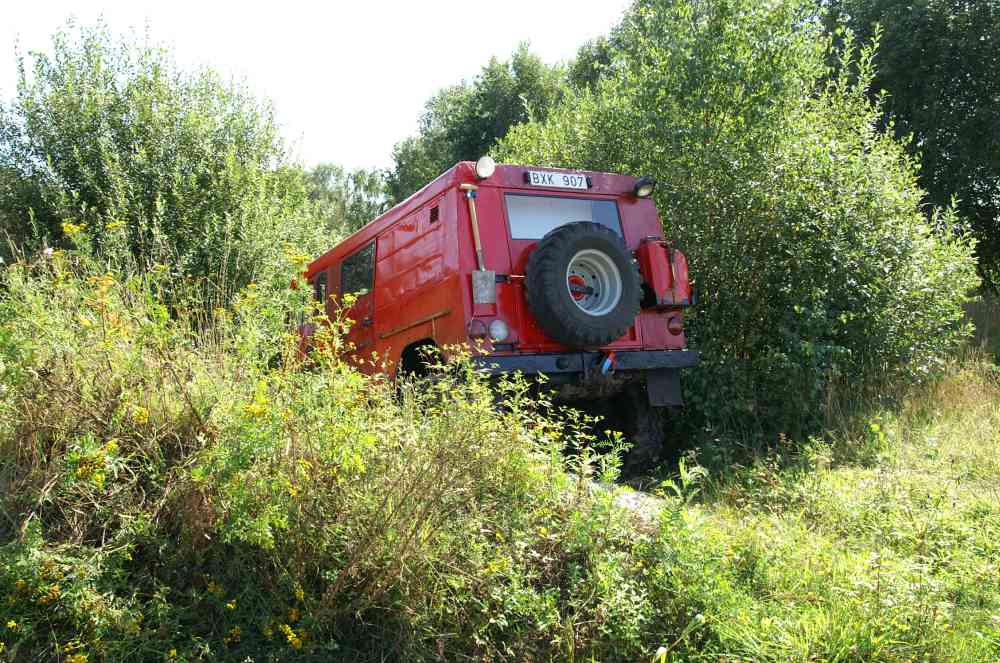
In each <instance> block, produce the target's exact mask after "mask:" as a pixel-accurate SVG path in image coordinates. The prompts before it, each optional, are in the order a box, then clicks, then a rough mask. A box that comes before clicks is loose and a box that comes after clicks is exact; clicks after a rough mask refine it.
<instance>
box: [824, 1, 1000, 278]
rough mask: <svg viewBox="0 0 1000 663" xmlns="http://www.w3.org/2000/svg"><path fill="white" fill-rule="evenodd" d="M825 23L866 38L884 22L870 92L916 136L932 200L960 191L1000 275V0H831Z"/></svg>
mask: <svg viewBox="0 0 1000 663" xmlns="http://www.w3.org/2000/svg"><path fill="white" fill-rule="evenodd" d="M829 5H830V13H829V19H828V26H829V28H830V29H831V30H835V29H836V27H837V26H838V25H841V24H843V25H846V26H848V27H849V28H851V30H852V31H853V32H854V33H855V34H856V35H858V36H859V37H860V38H861V39H865V40H868V39H872V38H873V37H874V36H875V35H876V34H877V32H876V31H877V30H880V31H881V38H880V45H879V49H878V52H877V54H876V56H875V65H876V70H875V78H874V80H873V81H872V86H871V89H870V94H871V95H873V96H874V95H877V94H881V93H882V91H885V92H886V93H887V95H886V98H885V103H884V107H883V110H884V113H883V117H882V121H883V123H885V124H886V125H887V126H889V125H890V124H891V126H893V128H894V130H895V133H896V135H897V136H900V137H904V136H911V135H912V137H913V140H912V141H911V142H910V144H909V147H910V150H911V152H912V153H914V154H917V155H919V157H920V160H921V163H922V168H921V172H920V183H921V185H922V186H923V187H924V188H926V189H927V192H928V194H929V200H930V202H931V203H933V204H935V205H947V204H948V203H949V201H950V199H951V197H952V196H956V197H957V198H958V205H957V208H958V210H959V212H960V214H961V215H962V216H963V217H965V218H967V219H968V220H969V221H971V223H972V226H973V228H974V229H975V233H976V236H977V238H978V240H979V247H978V253H979V255H980V259H981V261H982V268H983V269H982V271H983V274H984V276H987V278H988V279H989V281H990V282H991V283H992V285H993V286H994V287H997V286H998V285H1000V0H978V1H977V2H968V1H966V0H918V1H917V2H914V1H913V0H830V2H829Z"/></svg>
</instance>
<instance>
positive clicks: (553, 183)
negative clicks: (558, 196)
mask: <svg viewBox="0 0 1000 663" xmlns="http://www.w3.org/2000/svg"><path fill="white" fill-rule="evenodd" d="M528 184H530V185H531V186H545V187H555V188H558V189H586V188H587V177H586V175H570V174H567V173H546V172H542V171H540V170H529V171H528Z"/></svg>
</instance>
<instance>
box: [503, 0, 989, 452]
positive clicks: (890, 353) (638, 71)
mask: <svg viewBox="0 0 1000 663" xmlns="http://www.w3.org/2000/svg"><path fill="white" fill-rule="evenodd" d="M616 39H617V40H619V42H620V44H621V47H620V49H619V50H618V51H616V53H615V55H614V62H613V65H612V66H613V72H614V75H610V76H607V75H606V76H602V77H600V80H599V82H598V84H597V86H596V90H595V91H594V92H590V91H587V90H578V91H574V92H571V93H570V94H568V95H567V97H566V100H565V102H564V103H563V104H562V105H560V106H559V107H557V108H555V109H553V110H552V111H551V112H550V113H549V116H548V119H547V120H546V121H544V122H534V123H529V124H524V125H521V126H519V127H516V128H515V129H514V130H512V131H511V132H510V133H509V134H508V136H507V137H506V138H505V139H504V141H503V143H502V145H501V149H500V154H499V156H500V157H501V158H502V159H504V160H507V161H514V162H521V163H532V164H540V165H552V166H566V167H574V168H591V169H595V170H605V171H612V172H625V173H635V174H649V175H653V176H654V177H655V178H656V179H657V180H659V187H658V189H657V192H656V202H657V204H658V208H659V211H660V214H661V216H662V218H663V220H664V222H665V225H666V233H667V236H668V237H671V238H673V239H675V240H677V242H678V244H679V246H680V247H681V248H682V249H683V250H685V252H686V253H687V254H688V256H689V258H690V263H691V273H692V275H693V277H694V278H695V279H696V281H697V283H698V285H699V286H700V288H701V291H702V294H703V297H702V299H701V301H700V303H699V305H698V307H697V309H696V310H692V311H690V313H691V315H690V316H689V326H688V329H689V332H690V340H691V342H692V345H693V346H694V347H695V348H697V349H698V350H700V351H701V352H702V363H701V366H700V367H699V368H698V369H696V370H695V371H692V372H691V374H690V375H689V376H688V379H687V381H686V383H685V385H686V390H687V396H688V401H689V404H690V408H689V409H688V412H689V413H691V414H693V415H694V417H695V418H694V421H695V422H697V423H699V424H700V426H701V427H702V430H705V428H706V427H707V429H708V430H709V431H714V432H715V433H716V434H720V433H719V432H720V431H726V432H730V433H737V434H738V435H739V436H741V437H751V438H756V439H774V438H775V437H776V436H777V435H778V434H779V433H788V434H801V433H807V432H810V431H815V430H817V429H819V428H820V426H821V425H822V424H823V423H825V422H824V420H823V416H824V412H828V411H829V410H828V406H829V404H830V400H829V398H830V396H831V394H833V393H835V387H837V386H838V385H839V386H845V385H850V389H851V390H852V391H853V392H854V393H858V392H861V391H862V390H863V389H864V387H865V385H872V384H876V383H878V382H880V381H886V380H892V379H896V378H906V379H911V378H913V377H919V376H921V375H924V374H926V373H927V372H928V371H931V370H933V369H934V367H935V366H937V365H939V363H940V362H941V360H942V357H943V355H944V353H945V352H946V351H947V350H948V349H950V348H951V347H952V346H953V345H954V344H955V343H956V342H957V341H958V339H960V338H962V336H963V329H962V327H961V324H960V320H961V316H962V308H961V305H962V302H963V301H964V299H965V297H966V294H967V291H968V290H969V288H970V287H972V286H974V285H975V284H976V282H977V281H976V278H975V273H974V261H973V260H972V258H971V246H970V242H969V241H968V240H967V239H966V238H965V237H964V236H963V235H962V234H961V233H960V232H959V231H958V230H957V229H956V228H955V220H954V215H953V214H952V213H951V212H949V211H948V210H938V211H935V212H934V213H933V215H932V220H933V223H930V222H928V218H927V216H925V214H924V213H923V209H922V207H921V204H922V202H921V201H922V200H923V196H924V192H923V191H922V190H920V189H919V187H918V186H917V184H916V165H915V164H914V163H913V161H912V159H910V158H909V157H908V156H907V154H906V152H905V150H904V148H903V147H902V146H901V145H900V143H899V142H898V141H897V140H896V139H895V138H894V137H892V136H890V135H886V134H885V133H884V132H882V131H879V130H878V129H877V122H876V120H877V118H878V117H880V116H881V113H882V109H881V107H880V106H878V104H876V103H872V101H871V100H870V98H869V97H868V95H867V91H868V86H869V83H870V81H871V76H872V69H871V51H865V52H862V53H860V54H858V53H857V52H856V50H855V49H854V48H853V45H852V44H850V43H847V44H845V45H844V50H843V51H842V52H841V53H840V58H841V61H840V64H839V65H838V68H837V69H836V70H831V68H830V67H829V66H828V64H827V62H828V57H829V54H830V51H829V38H828V37H827V36H826V34H825V32H824V30H823V28H822V25H821V24H820V22H819V21H817V20H816V15H815V5H814V4H813V3H812V2H811V0H781V1H779V2H772V3H767V4H766V5H762V4H760V3H758V2H756V1H755V0H712V1H708V0H638V1H637V2H636V3H635V4H634V5H633V7H632V9H631V10H630V11H629V12H628V14H627V16H626V18H625V19H624V21H623V22H622V24H621V25H620V26H619V27H618V29H617V31H616ZM848 72H852V73H851V75H848Z"/></svg>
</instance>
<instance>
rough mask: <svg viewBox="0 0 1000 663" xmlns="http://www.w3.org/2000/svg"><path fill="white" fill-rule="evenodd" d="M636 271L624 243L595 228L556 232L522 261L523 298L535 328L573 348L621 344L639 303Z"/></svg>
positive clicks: (581, 225)
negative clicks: (526, 260)
mask: <svg viewBox="0 0 1000 663" xmlns="http://www.w3.org/2000/svg"><path fill="white" fill-rule="evenodd" d="M641 283H642V281H641V279H640V277H639V268H638V266H637V265H636V264H635V261H633V260H632V256H631V255H630V254H629V251H628V249H627V248H626V247H625V244H624V242H622V240H621V238H620V237H619V236H618V235H616V234H615V233H614V232H612V231H611V230H609V229H608V228H606V227H605V226H602V225H600V224H598V223H591V222H589V221H579V222H576V223H568V224H566V225H564V226H559V227H558V228H556V229H555V230H552V231H551V232H549V233H548V234H547V235H545V237H543V238H542V239H541V241H539V242H538V245H537V246H536V247H535V249H534V251H532V252H531V256H530V257H529V258H528V268H527V274H526V275H525V293H526V295H527V299H528V307H529V308H530V309H531V312H532V313H533V314H534V316H535V319H536V320H537V321H538V324H539V326H540V327H541V328H542V329H543V330H544V331H545V332H546V333H547V334H548V335H549V336H551V337H552V338H553V339H555V340H557V341H559V342H561V343H565V344H566V345H568V346H570V347H574V348H596V347H600V346H602V345H607V344H608V343H610V342H611V341H614V340H616V339H618V338H621V337H622V336H623V335H624V334H625V332H626V331H628V328H629V327H631V326H632V324H634V322H635V316H636V315H638V313H639V300H640V299H641V297H642V285H641Z"/></svg>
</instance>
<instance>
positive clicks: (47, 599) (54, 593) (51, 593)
mask: <svg viewBox="0 0 1000 663" xmlns="http://www.w3.org/2000/svg"><path fill="white" fill-rule="evenodd" d="M103 481H104V478H103V477H102V478H101V482H102V483H103ZM61 593H62V590H61V589H60V588H59V585H52V586H50V587H49V588H48V590H47V591H46V592H45V594H44V595H43V596H42V597H41V598H40V599H38V602H39V603H41V604H42V605H48V604H50V603H55V602H56V601H58V600H59V596H60V594H61Z"/></svg>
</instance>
